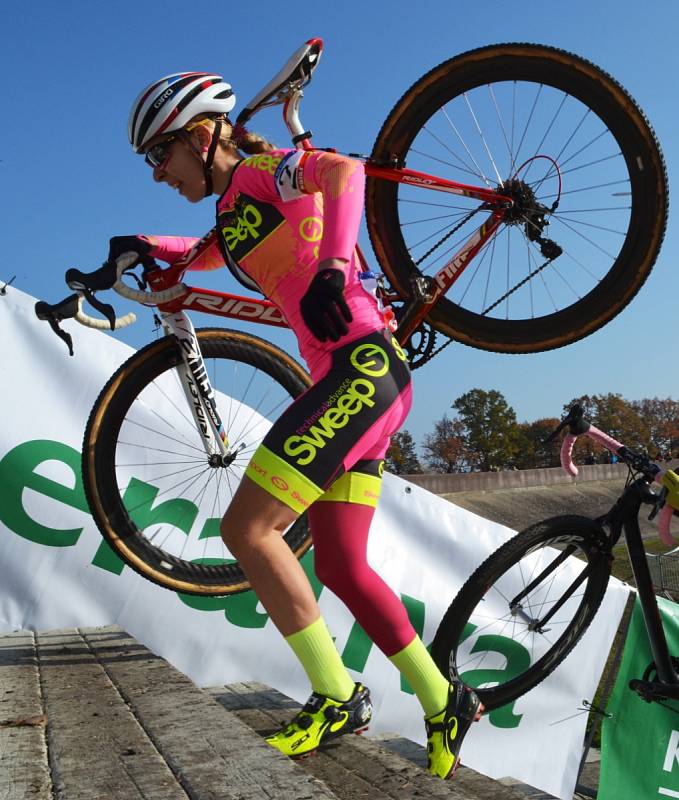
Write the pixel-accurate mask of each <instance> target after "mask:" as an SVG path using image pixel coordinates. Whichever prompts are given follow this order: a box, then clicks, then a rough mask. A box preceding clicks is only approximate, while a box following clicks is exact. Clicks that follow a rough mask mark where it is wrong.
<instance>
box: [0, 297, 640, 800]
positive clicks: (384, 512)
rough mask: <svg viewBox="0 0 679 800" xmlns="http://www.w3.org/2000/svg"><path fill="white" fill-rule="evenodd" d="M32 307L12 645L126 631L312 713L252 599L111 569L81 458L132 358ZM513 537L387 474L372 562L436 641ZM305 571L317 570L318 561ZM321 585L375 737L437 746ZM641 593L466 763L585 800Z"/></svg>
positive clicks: (7, 421)
mask: <svg viewBox="0 0 679 800" xmlns="http://www.w3.org/2000/svg"><path fill="white" fill-rule="evenodd" d="M33 304H34V300H33V299H32V298H30V297H28V296H27V295H24V294H22V293H21V292H20V291H18V290H16V289H14V288H10V289H9V290H8V293H7V295H5V296H4V297H0V337H1V339H2V342H3V353H4V357H3V359H2V362H1V363H0V370H1V372H2V377H3V380H2V385H3V389H4V391H3V393H2V401H1V404H2V405H1V409H2V419H3V428H2V434H1V436H0V587H1V588H0V632H8V631H12V630H17V629H21V628H24V629H32V630H41V631H44V630H49V629H54V628H67V627H76V626H97V625H110V624H118V625H120V626H121V627H123V628H124V629H125V630H127V631H128V632H129V633H131V634H132V635H133V636H135V637H136V638H137V639H139V641H141V642H143V643H144V644H145V645H146V646H147V647H149V648H150V649H151V650H153V651H154V652H155V653H158V654H159V655H161V656H163V657H164V658H166V659H167V660H168V661H170V662H171V663H172V664H174V665H175V666H176V667H177V668H178V669H179V670H181V671H182V672H184V673H186V674H187V675H189V676H190V677H191V678H192V679H193V680H194V681H195V682H196V683H197V684H198V685H201V686H211V685H217V684H223V683H229V682H233V681H245V680H257V681H262V682H263V683H266V684H269V685H270V686H273V687H275V688H277V689H279V690H280V691H282V692H285V693H286V694H288V695H290V696H292V697H294V698H296V699H297V700H299V701H303V700H305V699H306V697H307V695H308V692H309V687H308V683H307V680H306V677H305V675H304V673H303V671H302V669H301V667H300V666H299V665H298V664H297V662H296V660H295V659H294V657H293V655H292V652H291V651H290V650H289V648H288V646H287V644H286V643H285V641H284V640H283V639H282V637H280V635H279V634H278V633H277V632H276V630H275V629H274V627H273V624H272V623H271V622H270V621H269V620H268V617H267V615H266V614H265V612H264V610H263V608H262V607H261V606H259V605H258V604H257V602H256V598H255V597H254V596H253V594H252V593H251V592H248V593H245V594H242V595H238V596H236V597H232V598H208V599H196V598H189V597H186V596H181V595H177V594H175V593H173V592H169V591H166V590H163V589H160V588H158V587H156V586H153V585H152V584H150V583H148V582H147V581H145V580H143V579H142V578H141V577H139V576H137V575H136V574H135V573H133V572H132V571H131V570H130V569H129V568H121V566H120V564H119V563H116V562H115V560H112V559H111V558H110V553H109V552H108V551H107V550H106V548H104V547H103V546H102V540H101V537H100V535H99V533H98V531H97V530H96V527H95V525H94V523H93V521H92V519H91V517H90V516H89V513H88V509H87V504H86V501H85V497H84V492H83V488H82V480H81V477H80V450H81V446H82V435H83V430H84V427H85V423H86V420H87V416H88V413H89V410H90V408H91V406H92V404H93V402H94V400H95V399H96V397H97V395H98V392H99V391H100V389H101V388H102V386H103V385H104V383H105V381H106V380H107V378H108V377H109V376H110V375H111V373H112V372H113V371H114V370H115V368H116V367H117V366H118V365H119V364H120V363H121V362H122V361H123V360H124V359H126V358H127V357H129V355H130V354H131V353H132V351H131V350H130V348H128V347H127V346H125V345H123V344H121V343H120V342H117V341H116V340H115V339H113V338H112V337H111V336H108V335H106V334H102V333H99V332H96V331H92V330H88V329H84V328H81V327H80V326H78V325H77V324H75V323H66V324H65V325H64V327H65V328H66V329H68V330H69V331H70V332H71V333H72V335H73V338H74V342H75V348H76V356H75V358H70V357H69V356H68V354H67V351H66V347H65V345H64V344H63V343H62V342H61V341H59V340H58V339H57V337H56V336H54V334H53V333H52V332H51V330H50V329H49V326H48V325H47V324H45V323H43V322H39V321H38V320H37V319H36V318H35V316H34V313H33ZM415 384H416V386H417V380H416V382H415ZM415 402H417V396H416V400H415ZM564 511H567V509H564ZM512 534H513V531H510V530H509V529H507V528H505V527H503V526H501V525H497V524H494V523H491V522H489V521H488V520H485V519H482V518H481V517H478V516H475V515H474V514H471V513H469V512H467V511H465V510H463V509H460V508H458V507H457V506H455V505H453V504H451V503H449V502H447V501H445V500H442V499H441V498H439V497H436V496H435V495H432V494H430V493H429V492H427V491H425V490H423V489H421V488H419V487H417V486H413V485H411V484H408V483H407V482H405V481H403V480H401V479H399V478H397V477H394V476H391V475H385V480H384V489H383V494H382V499H381V500H380V504H379V508H378V512H377V515H376V517H375V522H374V526H373V529H372V531H371V537H370V547H369V558H370V561H371V564H372V565H373V566H374V567H375V568H376V569H377V570H378V571H379V573H380V574H381V575H382V576H383V577H384V578H385V580H386V581H387V582H388V583H389V584H390V586H391V587H392V588H393V589H394V590H395V591H396V592H397V593H399V594H400V595H401V596H402V598H403V599H404V602H405V604H406V607H407V608H408V611H409V613H410V616H411V619H412V620H413V623H414V625H415V627H416V628H417V629H418V632H420V633H421V635H422V638H423V639H424V641H425V643H429V642H431V640H432V638H433V635H434V632H435V630H436V628H437V625H438V622H439V621H440V619H441V617H442V616H443V614H444V612H445V611H446V609H447V607H448V605H449V604H450V602H451V601H452V599H453V598H454V597H455V595H456V593H457V591H458V590H459V588H460V587H461V585H462V584H463V583H464V581H465V580H466V578H467V577H468V575H469V574H470V573H471V572H472V571H473V570H474V569H475V568H476V567H477V566H478V565H479V564H480V563H481V562H482V561H483V560H484V559H485V558H486V557H487V556H488V555H489V554H490V553H491V552H492V551H493V550H494V549H496V548H497V546H498V545H499V544H501V543H502V542H504V541H506V540H507V538H508V537H510V536H511V535H512ZM304 563H305V567H306V569H307V570H308V572H309V573H312V556H311V554H308V555H307V556H306V557H305V560H304ZM565 580H568V577H567V575H566V576H565ZM315 588H316V591H317V593H318V596H319V604H320V607H321V611H322V613H323V614H324V616H325V618H326V620H327V622H328V625H329V627H330V629H331V631H332V632H333V635H334V636H336V641H337V645H338V648H339V650H340V652H341V653H342V656H343V658H344V660H345V663H346V664H347V666H348V667H349V668H350V670H351V672H352V675H354V677H355V678H356V679H357V680H359V679H360V680H361V681H363V682H364V683H366V684H367V685H368V686H370V688H371V691H372V695H373V701H374V705H375V714H374V718H373V719H374V721H373V723H372V726H371V732H372V733H379V732H385V731H390V732H395V733H398V734H400V735H402V736H405V737H407V738H409V739H412V740H414V741H416V742H419V743H421V744H422V743H424V726H423V724H422V712H421V709H420V706H419V704H418V702H417V700H416V698H415V697H414V695H412V694H411V693H410V692H409V691H406V690H405V689H404V687H402V686H401V681H400V676H399V675H398V673H397V672H396V670H395V669H394V668H393V666H392V665H391V663H390V662H389V661H388V660H387V659H386V658H385V657H384V655H383V654H382V653H381V652H379V651H378V650H377V648H375V647H374V646H372V645H371V643H370V642H369V641H367V640H366V638H365V634H363V633H362V631H361V629H360V628H358V626H357V625H356V624H355V622H354V620H353V619H352V617H351V616H350V615H349V613H348V612H347V610H346V609H345V608H344V606H343V604H342V603H341V602H340V601H339V600H338V599H337V598H336V597H334V596H333V595H332V594H331V593H330V592H329V591H328V590H326V589H324V588H323V587H322V586H320V584H318V583H316V586H315ZM627 593H628V589H627V587H626V586H624V585H623V584H621V583H620V582H618V581H615V580H612V581H611V583H610V586H609V590H608V592H607V594H606V597H605V599H604V601H603V603H602V606H601V609H600V612H599V613H598V615H597V616H596V618H595V621H594V623H593V624H592V626H591V628H590V630H589V631H588V632H587V634H586V635H585V637H584V638H583V641H582V642H581V643H580V644H579V645H578V647H577V649H576V650H575V652H574V654H573V655H571V657H570V658H568V659H567V660H566V662H565V663H564V664H563V665H562V666H561V667H559V668H558V669H557V670H556V672H555V673H553V674H552V675H551V676H550V677H549V678H548V679H547V680H546V681H544V683H543V684H541V685H540V686H538V687H537V688H536V689H535V690H533V691H531V692H530V693H528V694H527V695H525V696H524V697H522V698H520V699H519V700H517V701H516V702H515V703H513V704H511V705H510V706H505V707H504V708H502V709H498V710H497V711H496V712H493V713H491V714H489V715H487V716H485V717H484V719H483V720H482V721H481V722H480V723H479V724H477V725H474V726H473V728H472V731H471V733H470V734H469V736H468V740H467V741H466V742H465V745H464V750H463V761H464V763H466V764H468V765H469V766H471V767H473V768H474V769H476V770H478V771H480V772H483V773H485V774H486V775H489V776H491V777H496V778H500V777H504V776H513V777H515V778H517V779H519V780H521V781H524V782H525V783H528V784H530V785H532V786H536V787H538V788H540V789H542V790H544V791H546V792H549V793H551V794H553V795H555V796H557V797H561V798H564V800H570V798H571V797H572V794H573V789H574V785H575V780H576V773H577V767H578V764H579V761H580V757H581V754H582V742H583V738H584V730H585V721H586V717H587V715H586V713H585V712H584V711H580V709H581V708H582V701H583V700H584V699H588V700H592V699H593V696H594V692H595V689H596V686H597V684H598V680H599V677H600V674H601V671H602V669H603V666H604V663H605V660H606V657H607V654H608V652H609V650H610V647H611V644H612V640H613V636H614V634H615V630H616V628H617V626H618V623H619V620H620V617H621V614H622V610H623V607H624V603H625V600H626V597H627ZM499 638H500V639H501V638H502V637H501V636H500V637H499ZM496 639H497V637H496ZM480 642H481V639H480V638H479V637H475V636H474V634H472V635H471V636H470V638H469V639H468V640H467V644H468V646H469V647H473V646H477V647H478V646H479V644H480ZM489 649H492V648H489ZM501 652H502V647H500V648H496V649H492V652H490V653H489V662H488V664H484V667H487V666H489V667H491V668H494V669H499V670H502V669H505V668H507V669H509V668H510V667H511V665H510V663H509V659H510V656H509V655H507V654H506V652H505V655H504V656H501V655H500V653H501ZM526 653H527V651H526ZM529 655H530V654H528V655H527V656H526V657H529ZM493 659H495V661H493Z"/></svg>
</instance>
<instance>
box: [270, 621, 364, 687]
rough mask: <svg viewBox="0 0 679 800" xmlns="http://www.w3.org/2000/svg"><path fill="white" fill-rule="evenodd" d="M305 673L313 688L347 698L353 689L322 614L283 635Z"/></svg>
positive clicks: (351, 681) (349, 676) (352, 683)
mask: <svg viewBox="0 0 679 800" xmlns="http://www.w3.org/2000/svg"><path fill="white" fill-rule="evenodd" d="M285 641H286V642H287V643H288V644H289V645H290V647H292V649H293V651H294V653H295V655H296V656H297V658H298V659H299V660H300V661H301V662H302V666H303V667H304V671H305V672H306V674H307V675H308V676H309V680H310V681H311V688H312V690H313V691H314V692H318V693H319V694H324V695H326V696H327V697H332V699H333V700H340V701H344V700H348V699H349V698H350V697H351V695H352V694H353V692H354V681H353V680H352V679H351V675H349V673H348V672H347V669H346V667H345V666H344V664H343V663H342V659H341V658H340V654H339V653H338V652H337V648H336V647H335V643H334V642H333V640H332V636H330V632H329V631H328V628H327V626H326V624H325V620H324V619H323V617H319V618H318V619H317V620H316V622H312V623H311V625H308V626H307V627H306V628H302V630H301V631H297V633H292V634H290V636H286V637H285Z"/></svg>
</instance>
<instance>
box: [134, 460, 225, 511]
mask: <svg viewBox="0 0 679 800" xmlns="http://www.w3.org/2000/svg"><path fill="white" fill-rule="evenodd" d="M209 469H212V467H207V466H206V467H205V469H204V470H202V471H201V472H199V473H198V475H197V476H196V479H197V478H199V477H200V476H201V475H202V474H203V473H205V472H207V471H208V470H209ZM191 480H193V478H192V477H188V478H186V479H185V480H183V481H179V482H178V483H175V484H174V485H172V486H168V488H167V489H164V490H163V491H162V492H158V494H156V495H155V498H154V499H155V500H158V498H159V497H163V496H164V495H166V494H168V493H169V492H172V491H174V490H175V489H178V488H179V487H180V486H183V485H184V484H186V483H189V482H190V481H191ZM180 496H181V495H180ZM145 504H146V501H144V502H143V503H140V504H139V505H138V506H135V507H134V508H128V509H127V510H128V512H129V513H131V512H132V511H136V510H137V509H138V508H141V507H142V506H143V505H145ZM126 508H127V506H126Z"/></svg>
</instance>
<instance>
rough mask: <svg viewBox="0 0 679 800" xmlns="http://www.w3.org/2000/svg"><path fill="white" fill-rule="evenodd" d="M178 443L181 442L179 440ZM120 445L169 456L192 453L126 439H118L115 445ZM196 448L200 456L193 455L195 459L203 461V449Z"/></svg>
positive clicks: (187, 455) (205, 456)
mask: <svg viewBox="0 0 679 800" xmlns="http://www.w3.org/2000/svg"><path fill="white" fill-rule="evenodd" d="M179 444H183V442H180V443H179ZM120 445H124V446H125V447H138V448H140V449H141V450H143V451H144V452H149V453H167V454H168V455H171V456H183V457H190V456H191V455H192V454H191V453H178V452H177V451H176V450H164V449H163V448H162V447H152V446H151V445H148V444H144V442H128V441H127V440H126V439H118V444H117V445H116V447H119V446H120ZM196 450H197V451H198V455H199V456H200V458H199V457H198V456H195V460H196V461H205V459H206V458H207V455H206V453H205V450H198V448H196ZM161 463H163V462H161ZM187 463H189V462H187Z"/></svg>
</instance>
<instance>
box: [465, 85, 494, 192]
mask: <svg viewBox="0 0 679 800" xmlns="http://www.w3.org/2000/svg"><path fill="white" fill-rule="evenodd" d="M464 101H465V103H466V104H467V109H468V110H469V113H470V114H471V115H472V119H473V120H474V125H476V130H477V132H478V134H479V136H480V137H481V141H482V142H483V147H484V149H485V151H486V155H487V156H488V158H489V159H490V163H491V164H492V166H493V169H494V170H495V177H496V178H497V180H498V183H499V184H500V186H504V181H503V180H502V178H501V176H500V172H499V171H498V168H497V165H496V163H495V159H494V158H493V154H492V153H491V152H490V148H489V147H488V143H487V142H486V137H485V136H484V135H483V131H482V130H481V126H480V125H479V121H478V119H477V118H476V114H475V113H474V109H473V108H472V104H471V103H470V102H469V95H468V94H467V92H465V93H464Z"/></svg>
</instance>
